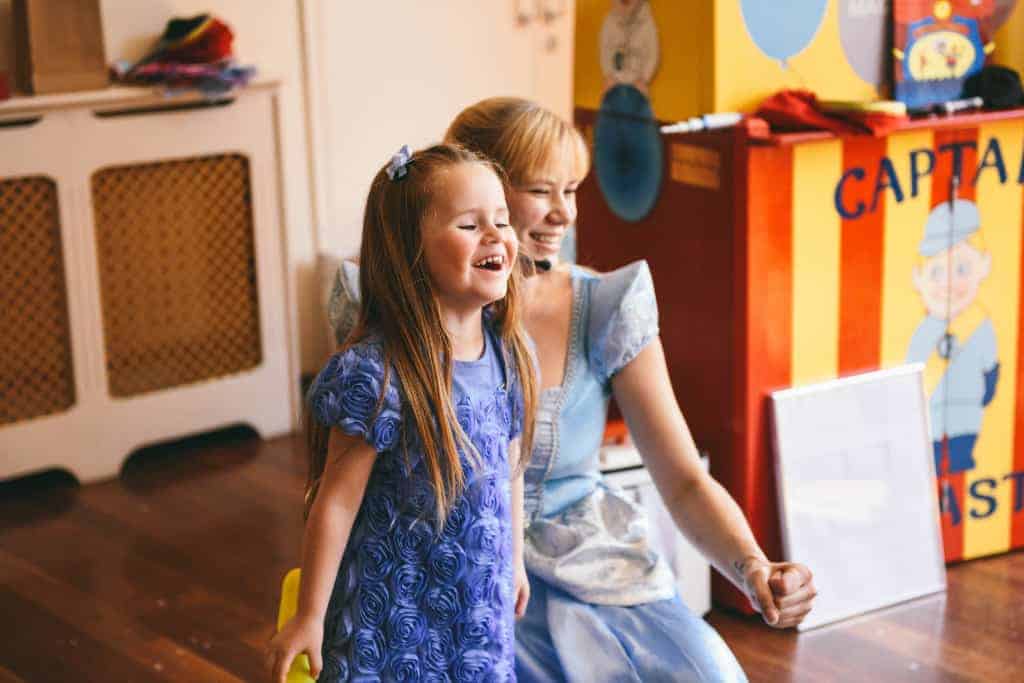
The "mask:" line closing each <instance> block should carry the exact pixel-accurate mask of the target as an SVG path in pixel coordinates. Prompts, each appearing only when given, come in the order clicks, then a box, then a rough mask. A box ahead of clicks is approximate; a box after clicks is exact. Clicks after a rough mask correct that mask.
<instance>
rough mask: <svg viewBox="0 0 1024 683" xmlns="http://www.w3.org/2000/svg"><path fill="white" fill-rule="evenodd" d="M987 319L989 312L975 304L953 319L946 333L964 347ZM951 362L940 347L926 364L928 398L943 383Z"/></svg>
mask: <svg viewBox="0 0 1024 683" xmlns="http://www.w3.org/2000/svg"><path fill="white" fill-rule="evenodd" d="M986 318H988V312H987V311H985V309H984V308H982V307H981V306H980V305H979V304H977V303H973V304H971V305H970V306H968V307H967V310H965V311H964V312H963V313H961V314H960V315H958V316H957V317H955V318H953V322H952V323H950V324H949V327H948V328H946V331H947V332H948V333H949V334H951V335H953V337H954V338H955V339H956V343H957V344H959V345H961V346H962V345H964V344H966V343H967V340H968V339H970V338H971V335H972V334H974V331H975V330H977V329H978V327H979V326H980V325H981V324H982V323H983V322H985V320H986ZM949 360H950V359H948V358H943V357H942V356H941V355H940V354H939V349H938V346H936V348H935V349H934V350H933V351H932V354H931V355H930V356H928V361H927V362H926V363H925V364H924V388H925V390H926V391H927V392H928V396H931V395H932V393H933V392H934V391H935V389H936V387H938V386H939V382H941V381H942V376H943V375H944V374H946V368H947V367H948V366H949Z"/></svg>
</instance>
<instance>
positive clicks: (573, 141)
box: [445, 97, 590, 185]
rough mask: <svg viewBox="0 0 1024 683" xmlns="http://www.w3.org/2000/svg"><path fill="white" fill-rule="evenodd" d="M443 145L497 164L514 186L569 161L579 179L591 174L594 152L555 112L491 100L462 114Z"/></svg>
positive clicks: (518, 101) (508, 100)
mask: <svg viewBox="0 0 1024 683" xmlns="http://www.w3.org/2000/svg"><path fill="white" fill-rule="evenodd" d="M445 141H446V142H451V143H455V144H459V145H462V146H463V147H467V148H469V149H471V150H473V151H474V152H477V153H479V154H482V155H484V156H485V157H487V158H489V159H493V160H494V161H496V162H497V163H498V164H499V165H500V166H501V167H502V168H504V169H505V172H506V173H508V175H509V178H510V179H511V181H512V184H513V185H519V184H522V183H524V182H527V181H529V180H532V179H533V178H534V177H536V176H538V175H540V174H542V173H544V172H545V171H546V170H547V169H550V168H552V167H554V166H556V165H559V164H563V163H565V161H566V160H568V161H569V162H570V163H571V164H572V171H573V175H575V176H577V177H578V178H579V179H582V178H583V177H584V176H585V175H586V174H587V172H588V171H589V170H590V152H589V150H588V149H587V143H586V141H585V140H584V139H583V136H582V135H580V132H579V131H578V130H577V129H576V128H574V127H573V126H572V125H571V124H570V123H568V122H567V121H565V120H564V119H562V118H561V117H560V116H558V115H557V114H555V113H554V112H551V111H549V110H547V109H545V108H543V107H541V106H540V105H538V104H536V103H534V102H531V101H529V100H524V99H522V98H518V97H492V98H489V99H486V100H481V101H480V102H477V103H476V104H474V105H472V106H470V107H467V108H466V109H463V110H462V112H461V113H460V114H459V115H458V116H456V117H455V120H454V121H452V124H451V126H449V127H448V132H447V133H446V134H445Z"/></svg>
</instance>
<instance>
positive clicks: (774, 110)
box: [754, 90, 908, 136]
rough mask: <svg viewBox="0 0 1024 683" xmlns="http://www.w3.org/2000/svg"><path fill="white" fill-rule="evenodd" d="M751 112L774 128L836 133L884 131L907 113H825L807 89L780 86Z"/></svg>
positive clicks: (900, 121) (875, 132)
mask: <svg viewBox="0 0 1024 683" xmlns="http://www.w3.org/2000/svg"><path fill="white" fill-rule="evenodd" d="M754 115H755V116H757V117H759V118H762V119H764V120H765V121H767V122H768V124H769V125H770V126H771V127H772V130H773V131H776V132H782V133H786V132H796V131H807V130H827V131H831V132H833V133H835V134H837V135H857V134H863V133H870V134H872V135H876V136H877V135H885V134H886V133H890V132H892V131H893V130H896V129H897V128H899V127H900V126H902V125H903V124H904V123H905V122H906V121H907V120H908V119H907V117H906V116H892V115H889V114H880V113H877V112H842V113H841V114H840V113H836V112H829V113H826V112H824V111H822V110H821V108H820V107H819V106H818V98H817V97H816V96H815V94H814V93H812V92H811V91H809V90H780V91H778V92H777V93H775V94H774V95H772V96H771V97H769V98H767V99H766V100H764V101H763V102H761V105H760V106H759V107H758V109H757V112H756V113H755V114H754Z"/></svg>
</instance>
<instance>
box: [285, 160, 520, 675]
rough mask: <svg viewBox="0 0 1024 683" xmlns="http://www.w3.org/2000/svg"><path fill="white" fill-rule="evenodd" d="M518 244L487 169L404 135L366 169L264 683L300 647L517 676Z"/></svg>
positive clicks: (496, 173) (314, 408)
mask: <svg viewBox="0 0 1024 683" xmlns="http://www.w3.org/2000/svg"><path fill="white" fill-rule="evenodd" d="M517 252H518V242H517V238H516V233H515V231H514V230H513V229H512V228H511V226H510V225H509V210H508V206H507V204H506V200H505V183H504V175H503V173H502V172H501V171H500V169H499V168H498V167H497V166H495V165H494V164H492V163H491V162H488V161H484V160H483V159H482V158H481V157H479V156H477V155H475V154H473V153H471V152H467V151H465V150H464V149H462V148H459V147H456V146H451V145H438V146H435V147H431V148H429V149H426V150H423V151H420V152H417V153H415V154H412V155H409V154H408V151H407V149H406V148H403V150H402V151H401V152H400V153H399V154H398V155H396V156H395V157H394V158H393V159H392V161H391V163H389V164H388V165H387V166H386V167H385V168H383V169H381V170H380V172H379V173H377V176H376V177H375V178H374V181H373V184H372V186H371V188H370V194H369V197H368V199H367V203H366V214H365V218H364V223H363V239H362V251H361V262H362V264H363V267H362V269H361V272H360V288H361V291H362V293H363V297H362V300H361V304H360V313H359V321H358V323H357V327H356V330H355V331H354V333H353V334H352V335H351V336H350V337H349V340H350V342H349V345H348V346H347V347H346V348H343V349H342V350H341V352H339V353H338V354H336V355H334V356H333V357H332V358H331V359H330V361H329V362H328V363H327V366H326V367H325V368H324V369H323V370H322V371H321V372H320V374H319V376H318V377H317V378H316V380H315V381H314V383H313V385H312V387H311V389H310V393H309V414H310V415H311V417H312V422H313V425H312V429H311V430H310V434H311V439H310V446H311V448H310V458H311V460H310V475H309V485H308V489H307V515H308V517H307V521H306V530H305V535H304V538H303V552H302V558H303V559H302V586H301V590H300V594H299V603H298V611H297V614H296V616H295V618H294V619H293V620H292V621H291V622H289V623H288V624H287V625H286V626H285V627H284V628H283V629H282V630H281V632H280V633H279V634H278V635H277V636H276V637H275V638H274V640H273V641H272V642H271V646H270V652H269V655H268V665H269V666H270V667H271V669H272V671H273V680H275V681H280V682H281V683H284V681H285V676H286V673H287V671H288V667H289V665H290V663H291V661H292V659H293V658H294V657H295V656H296V655H297V654H300V653H302V652H305V653H307V654H308V655H309V656H310V661H311V673H312V675H313V676H314V677H317V676H318V675H319V680H320V681H348V680H350V679H360V678H361V677H367V679H370V678H372V679H373V680H423V681H427V680H452V681H469V680H485V679H486V680H495V681H505V680H514V660H513V656H514V655H513V638H514V635H513V623H514V619H513V617H514V615H522V614H523V612H524V611H525V607H526V601H527V598H528V587H527V583H526V573H525V569H524V564H523V550H522V539H523V527H522V524H523V514H522V510H523V489H522V470H523V466H524V465H523V463H522V462H521V461H520V453H521V452H522V453H529V452H530V444H531V442H532V431H533V429H532V420H531V419H529V416H531V415H532V414H533V405H534V394H535V389H534V380H533V377H534V374H533V368H532V366H531V363H530V357H529V352H528V350H527V346H526V342H525V339H524V336H523V333H522V332H521V331H520V330H521V328H520V324H519V320H518V316H519V315H520V314H519V309H518V296H519V293H518V292H519V287H520V284H519V282H518V277H517V276H516V275H515V273H516V271H517V269H516V268H513V265H514V264H515V263H516V257H517Z"/></svg>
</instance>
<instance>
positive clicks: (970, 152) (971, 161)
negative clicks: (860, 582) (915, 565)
mask: <svg viewBox="0 0 1024 683" xmlns="http://www.w3.org/2000/svg"><path fill="white" fill-rule="evenodd" d="M962 142H973V143H974V145H975V146H974V147H963V148H962V152H961V154H962V159H961V163H960V186H959V189H958V190H957V194H956V196H957V197H958V198H960V199H969V200H971V201H974V198H975V187H974V170H975V169H976V168H977V167H978V152H977V142H978V129H977V128H970V129H960V130H941V131H936V132H935V156H936V159H935V171H934V173H933V174H932V198H931V206H932V207H935V206H938V205H939V204H941V203H942V202H947V201H949V193H950V188H951V186H950V179H951V178H952V176H953V164H954V152H953V151H952V150H946V151H943V150H942V147H943V146H945V145H951V144H954V143H962ZM947 458H948V454H947V455H945V456H944V457H943V462H942V467H941V469H940V472H939V487H940V488H939V491H940V494H941V492H942V486H943V483H948V485H949V486H950V488H951V495H953V496H954V497H955V499H956V501H955V502H956V504H957V506H958V507H959V512H960V519H959V520H958V523H957V524H954V521H955V520H954V514H953V512H952V510H950V509H947V510H946V511H945V512H944V513H943V515H942V540H943V544H944V546H945V550H946V561H947V562H955V561H957V560H962V559H964V514H965V513H966V509H965V507H964V506H965V504H966V498H965V493H966V491H967V486H966V485H967V481H966V477H965V476H963V475H962V474H958V475H950V474H947V473H946V467H947V464H948V460H947ZM940 500H941V498H940Z"/></svg>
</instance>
